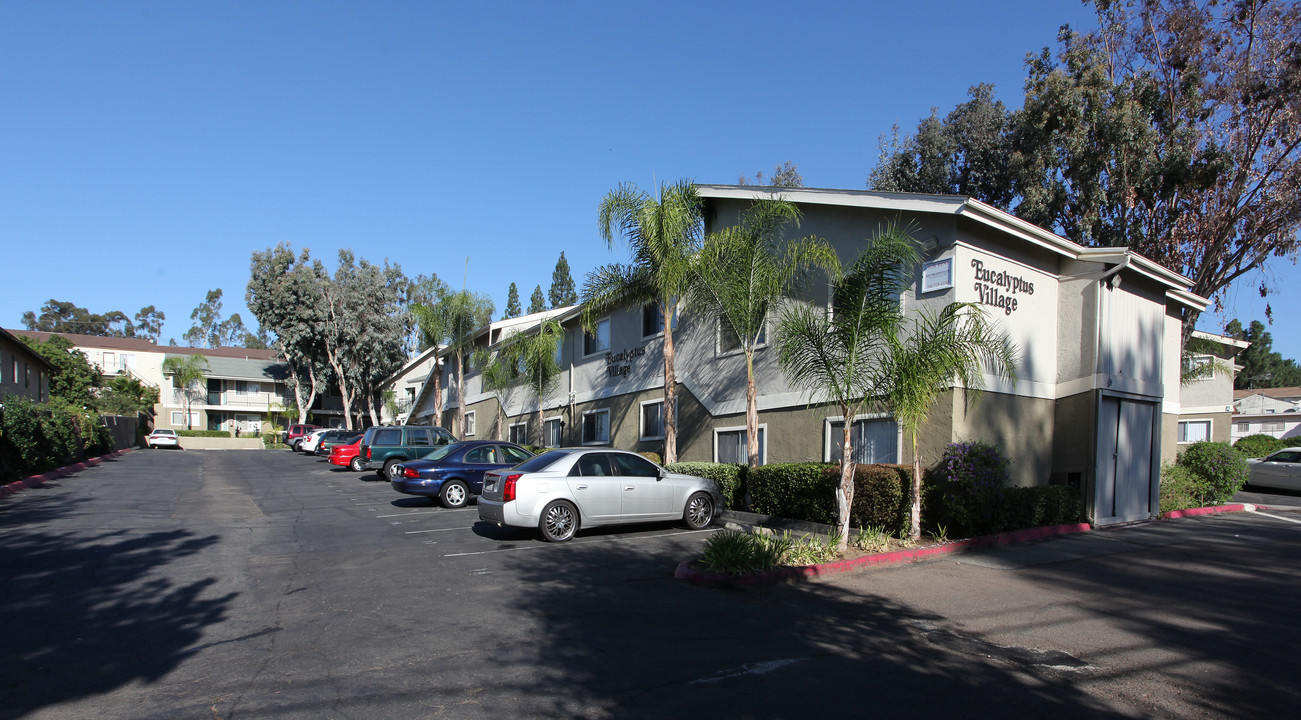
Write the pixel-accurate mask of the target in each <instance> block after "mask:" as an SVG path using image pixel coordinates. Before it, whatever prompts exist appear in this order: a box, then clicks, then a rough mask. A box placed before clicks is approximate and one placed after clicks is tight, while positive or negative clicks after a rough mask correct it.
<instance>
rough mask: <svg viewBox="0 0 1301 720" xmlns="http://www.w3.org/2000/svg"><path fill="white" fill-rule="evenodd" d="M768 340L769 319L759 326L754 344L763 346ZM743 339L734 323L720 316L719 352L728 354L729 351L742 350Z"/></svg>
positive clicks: (765, 319)
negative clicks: (735, 328) (734, 327)
mask: <svg viewBox="0 0 1301 720" xmlns="http://www.w3.org/2000/svg"><path fill="white" fill-rule="evenodd" d="M767 342H768V319H767V318H764V322H763V324H762V325H760V326H759V336H758V337H757V338H755V341H754V346H755V347H761V346H763V345H765V344H767ZM740 350H741V340H740V339H739V338H738V337H737V336H736V331H735V330H733V329H732V323H730V322H728V320H727V318H726V317H723V316H722V315H719V316H718V354H719V355H727V354H729V353H734V352H740Z"/></svg>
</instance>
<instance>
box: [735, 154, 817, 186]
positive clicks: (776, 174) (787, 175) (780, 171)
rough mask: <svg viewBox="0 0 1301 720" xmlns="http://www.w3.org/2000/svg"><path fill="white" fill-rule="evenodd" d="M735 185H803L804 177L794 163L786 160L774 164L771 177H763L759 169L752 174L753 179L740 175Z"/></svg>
mask: <svg viewBox="0 0 1301 720" xmlns="http://www.w3.org/2000/svg"><path fill="white" fill-rule="evenodd" d="M736 184H737V185H765V186H770V187H796V188H797V187H804V177H803V176H801V175H800V171H799V169H798V168H796V167H795V163H793V162H791V161H790V160H787V161H786V162H784V163H782V164H781V165H776V166H774V167H773V170H772V177H764V174H763V171H762V170H760V171H759V172H756V173H755V174H754V180H751V179H749V178H747V177H746V176H744V175H742V176H741V177H740V178H738V179H737V181H736Z"/></svg>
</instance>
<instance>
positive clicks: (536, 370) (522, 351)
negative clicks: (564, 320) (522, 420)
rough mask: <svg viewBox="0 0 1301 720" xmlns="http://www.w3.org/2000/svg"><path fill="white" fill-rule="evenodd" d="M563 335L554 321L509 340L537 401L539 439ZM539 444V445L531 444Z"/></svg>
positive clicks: (555, 380) (556, 379) (557, 378)
mask: <svg viewBox="0 0 1301 720" xmlns="http://www.w3.org/2000/svg"><path fill="white" fill-rule="evenodd" d="M564 336H565V330H564V328H562V327H561V326H560V323H559V322H557V321H556V320H554V319H550V318H549V319H546V320H543V321H542V322H541V323H540V324H539V325H538V328H537V331H536V332H529V333H528V334H527V335H516V336H515V337H514V338H512V340H515V341H516V342H515V343H513V346H512V355H513V356H514V357H515V358H516V359H517V361H518V364H517V366H516V367H518V368H519V369H520V374H521V375H522V376H523V378H524V381H525V383H527V384H528V387H529V391H530V392H532V393H533V397H534V399H536V400H537V402H538V435H537V437H538V438H539V439H540V440H541V439H542V433H543V428H544V427H545V425H544V423H545V419H546V412H545V406H546V399H547V396H548V395H550V394H551V391H553V390H555V389H556V384H557V383H559V382H560V363H558V362H556V348H557V347H558V346H559V345H560V341H561V339H563V338H564ZM534 444H535V445H542V444H543V443H542V442H538V443H534Z"/></svg>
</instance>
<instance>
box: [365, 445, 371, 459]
mask: <svg viewBox="0 0 1301 720" xmlns="http://www.w3.org/2000/svg"><path fill="white" fill-rule="evenodd" d="M366 459H367V460H369V459H370V446H367V447H366Z"/></svg>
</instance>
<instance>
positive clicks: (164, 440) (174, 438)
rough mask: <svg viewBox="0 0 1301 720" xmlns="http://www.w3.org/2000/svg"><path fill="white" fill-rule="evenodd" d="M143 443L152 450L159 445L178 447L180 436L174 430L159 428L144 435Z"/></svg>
mask: <svg viewBox="0 0 1301 720" xmlns="http://www.w3.org/2000/svg"><path fill="white" fill-rule="evenodd" d="M145 445H146V446H147V447H149V448H152V449H154V450H157V449H158V448H160V447H173V448H178V447H180V446H181V438H180V437H179V436H178V435H177V434H176V431H175V430H167V429H165V428H159V429H157V430H154V431H153V432H151V433H149V434H148V435H146V436H145Z"/></svg>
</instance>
